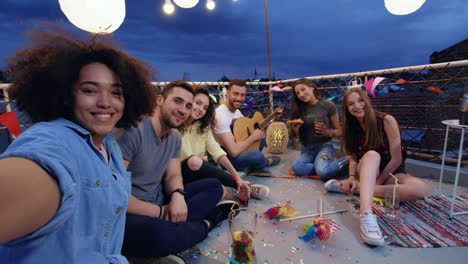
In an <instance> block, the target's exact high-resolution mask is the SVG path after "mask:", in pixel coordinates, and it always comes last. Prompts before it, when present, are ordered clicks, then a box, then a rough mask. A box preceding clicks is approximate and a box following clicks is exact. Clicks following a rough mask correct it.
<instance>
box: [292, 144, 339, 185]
mask: <svg viewBox="0 0 468 264" xmlns="http://www.w3.org/2000/svg"><path fill="white" fill-rule="evenodd" d="M335 152H336V151H335V148H333V145H332V144H331V143H325V144H323V145H318V146H305V147H304V148H303V149H302V152H301V155H300V156H299V158H297V159H296V160H295V161H294V163H293V165H292V169H293V171H294V173H295V174H297V175H314V174H316V175H318V176H319V177H320V179H322V180H324V181H326V180H329V179H332V178H333V177H335V176H336V175H338V173H339V172H340V170H341V168H343V166H345V165H346V164H347V163H348V160H347V159H346V157H342V158H339V159H335Z"/></svg>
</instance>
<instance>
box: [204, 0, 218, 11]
mask: <svg viewBox="0 0 468 264" xmlns="http://www.w3.org/2000/svg"><path fill="white" fill-rule="evenodd" d="M215 6H216V3H215V2H214V1H213V0H206V8H208V9H209V10H213V9H214V8H215Z"/></svg>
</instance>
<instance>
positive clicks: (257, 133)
mask: <svg viewBox="0 0 468 264" xmlns="http://www.w3.org/2000/svg"><path fill="white" fill-rule="evenodd" d="M250 136H251V137H252V138H253V139H254V140H255V141H257V140H262V139H264V138H265V132H263V131H262V130H260V129H255V130H254V131H253V133H252V135H250Z"/></svg>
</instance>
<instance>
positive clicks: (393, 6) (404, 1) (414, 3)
mask: <svg viewBox="0 0 468 264" xmlns="http://www.w3.org/2000/svg"><path fill="white" fill-rule="evenodd" d="M425 2H426V0H385V7H386V8H387V10H388V12H390V13H392V14H394V15H408V14H411V13H413V12H415V11H416V10H418V9H419V8H421V6H422V5H423V4H424V3H425Z"/></svg>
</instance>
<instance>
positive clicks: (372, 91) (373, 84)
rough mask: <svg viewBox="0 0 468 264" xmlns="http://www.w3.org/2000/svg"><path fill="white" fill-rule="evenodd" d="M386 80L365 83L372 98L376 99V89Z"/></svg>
mask: <svg viewBox="0 0 468 264" xmlns="http://www.w3.org/2000/svg"><path fill="white" fill-rule="evenodd" d="M385 79H387V78H384V77H376V78H371V79H370V80H368V81H367V82H365V83H364V87H366V90H367V91H368V92H369V93H370V94H371V95H372V97H374V98H375V87H377V85H379V83H380V82H382V81H383V80H385Z"/></svg>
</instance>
